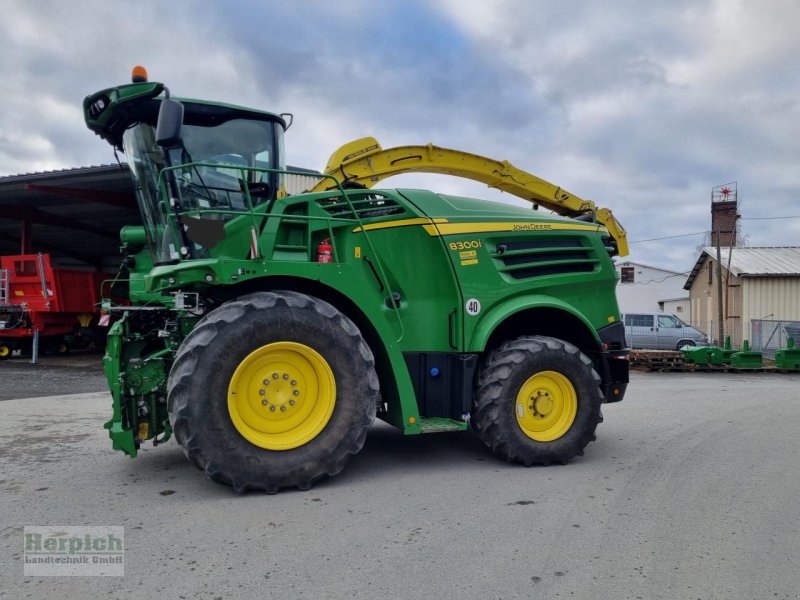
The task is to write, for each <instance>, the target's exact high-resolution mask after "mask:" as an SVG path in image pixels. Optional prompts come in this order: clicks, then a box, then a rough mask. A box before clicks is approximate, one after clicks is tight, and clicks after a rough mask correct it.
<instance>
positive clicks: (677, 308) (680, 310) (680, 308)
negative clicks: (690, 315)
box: [675, 306, 683, 312]
mask: <svg viewBox="0 0 800 600" xmlns="http://www.w3.org/2000/svg"><path fill="white" fill-rule="evenodd" d="M675 312H683V307H682V306H676V307H675Z"/></svg>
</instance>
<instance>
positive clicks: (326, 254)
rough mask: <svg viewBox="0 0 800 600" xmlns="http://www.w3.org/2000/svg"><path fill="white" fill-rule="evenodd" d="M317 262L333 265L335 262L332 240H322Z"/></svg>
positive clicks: (318, 248) (318, 247)
mask: <svg viewBox="0 0 800 600" xmlns="http://www.w3.org/2000/svg"><path fill="white" fill-rule="evenodd" d="M317 262H320V263H332V262H333V246H331V241H330V239H325V240H322V241H321V242H320V243H319V246H317Z"/></svg>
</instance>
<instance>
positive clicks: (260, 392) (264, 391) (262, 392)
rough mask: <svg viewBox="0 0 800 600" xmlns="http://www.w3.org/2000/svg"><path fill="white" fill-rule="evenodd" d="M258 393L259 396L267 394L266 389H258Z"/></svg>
mask: <svg viewBox="0 0 800 600" xmlns="http://www.w3.org/2000/svg"><path fill="white" fill-rule="evenodd" d="M258 393H259V394H260V395H261V396H266V394H267V390H258Z"/></svg>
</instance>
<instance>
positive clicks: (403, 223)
mask: <svg viewBox="0 0 800 600" xmlns="http://www.w3.org/2000/svg"><path fill="white" fill-rule="evenodd" d="M434 223H436V224H438V223H447V219H428V218H426V217H417V218H414V219H399V220H397V221H384V222H382V223H370V224H369V225H364V227H363V228H362V227H356V228H355V229H353V233H359V232H361V231H372V230H374V229H389V228H391V227H408V226H409V225H425V226H427V227H433V226H434ZM427 227H426V228H427Z"/></svg>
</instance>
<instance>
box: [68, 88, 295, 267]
mask: <svg viewBox="0 0 800 600" xmlns="http://www.w3.org/2000/svg"><path fill="white" fill-rule="evenodd" d="M162 92H165V95H163V96H162V95H161V94H162ZM84 112H85V116H86V121H87V124H88V125H89V127H90V128H91V129H93V130H94V131H95V132H96V133H97V134H98V135H100V136H101V137H103V138H104V139H106V140H108V141H109V142H111V143H112V144H113V145H114V146H116V147H117V148H120V149H122V150H123V151H124V153H125V157H126V159H127V161H128V165H129V167H130V170H131V174H132V176H133V180H134V186H135V190H136V196H137V201H138V203H139V209H140V212H141V216H142V223H143V225H144V228H145V232H146V235H147V239H148V245H149V247H150V250H151V254H152V259H153V263H154V264H166V263H172V262H175V261H177V260H181V259H186V258H204V257H206V256H207V255H208V246H207V245H203V244H198V243H197V242H196V241H193V240H191V239H189V238H188V237H187V235H186V230H187V229H188V223H187V220H191V219H195V220H201V221H210V222H211V223H207V224H206V225H216V226H217V227H218V229H219V230H220V231H221V229H222V224H223V223H224V222H226V221H229V220H230V219H232V218H235V217H236V216H239V215H241V214H243V213H245V212H248V211H250V210H252V209H253V207H255V206H257V205H259V204H263V203H265V202H270V201H272V200H274V199H275V198H277V197H278V196H279V195H281V190H282V189H283V186H284V182H283V175H281V174H280V173H278V172H276V171H282V170H285V169H286V164H285V158H284V156H285V153H284V147H283V135H284V132H285V130H286V122H285V121H284V120H283V118H281V117H280V116H278V115H274V114H272V113H267V112H262V111H257V110H252V109H247V108H243V107H239V106H233V105H228V104H212V103H207V102H200V101H196V100H181V101H179V102H178V101H175V100H172V99H170V98H169V92H168V91H167V90H166V88H165V87H164V86H163V85H162V84H156V83H148V82H147V81H146V75H145V76H144V77H143V76H142V74H141V72H138V73H135V75H134V83H132V84H130V85H125V86H120V87H119V88H113V89H110V90H104V91H102V92H98V93H97V94H94V95H93V96H90V97H87V98H86V99H85V100H84ZM187 213H188V214H187ZM212 229H213V227H212ZM212 238H213V236H212Z"/></svg>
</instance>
